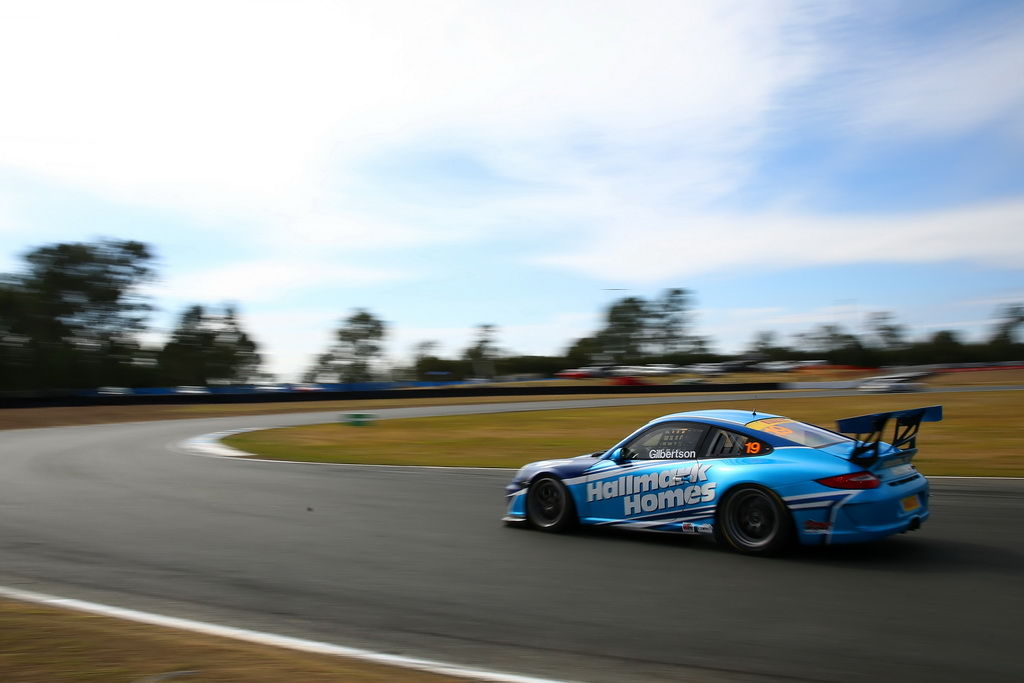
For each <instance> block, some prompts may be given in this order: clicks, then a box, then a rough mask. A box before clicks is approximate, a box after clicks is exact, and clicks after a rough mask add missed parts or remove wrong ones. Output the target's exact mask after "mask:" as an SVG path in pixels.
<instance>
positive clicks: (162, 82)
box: [0, 0, 1024, 380]
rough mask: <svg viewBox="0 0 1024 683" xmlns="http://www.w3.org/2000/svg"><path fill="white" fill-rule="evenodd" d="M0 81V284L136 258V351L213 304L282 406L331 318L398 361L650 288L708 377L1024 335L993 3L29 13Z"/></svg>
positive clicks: (23, 7)
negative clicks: (852, 347)
mask: <svg viewBox="0 0 1024 683" xmlns="http://www.w3.org/2000/svg"><path fill="white" fill-rule="evenodd" d="M0 64H3V65H4V66H3V67H0V92H3V93H4V94H5V102H6V104H5V106H4V107H3V108H2V109H0V271H11V270H13V269H15V268H16V267H17V264H18V256H19V254H21V253H24V252H25V251H26V250H28V249H30V248H32V247H33V246H37V245H40V244H45V243H49V242H54V241H80V240H91V239H96V238H98V237H102V236H107V237H116V238H131V239H137V240H142V241H145V242H148V243H150V244H152V245H153V246H154V247H155V250H156V252H157V254H158V255H159V260H160V262H159V270H160V273H161V279H160V281H158V282H157V283H155V284H154V285H153V287H152V288H151V294H152V296H153V297H154V299H155V303H156V304H157V305H158V307H159V310H158V311H157V313H156V314H155V315H154V317H153V319H152V323H153V328H154V331H153V333H152V334H151V335H150V339H151V340H152V341H154V342H158V341H159V340H160V339H161V335H162V333H163V331H165V330H166V329H167V328H168V327H169V326H170V325H171V324H172V323H173V320H174V318H175V317H176V316H177V315H178V313H179V312H180V311H181V309H182V308H183V307H184V306H186V305H188V304H190V303H207V304H219V303H222V302H235V303H237V304H238V306H239V307H240V309H241V312H242V316H243V320H244V322H245V324H246V325H247V327H248V328H249V329H250V331H251V332H252V334H253V335H254V337H255V338H256V339H257V341H259V342H261V344H262V351H263V353H264V355H265V356H266V358H267V361H268V367H269V369H270V370H272V371H273V372H275V373H277V374H278V375H279V376H280V378H281V379H285V380H288V379H294V378H295V377H296V376H297V375H298V374H299V373H300V372H301V371H302V369H303V368H304V367H305V366H306V365H307V364H308V363H309V360H310V358H311V357H312V355H313V354H315V353H317V352H319V351H320V350H322V349H323V348H324V347H325V345H326V344H327V343H328V341H329V338H330V333H331V330H332V328H333V327H334V326H335V325H336V324H337V321H338V320H340V319H341V318H343V317H344V316H346V315H348V314H349V313H350V312H351V310H352V309H353V308H356V307H362V308H367V309H369V310H371V311H373V312H374V313H376V314H377V315H379V316H381V317H382V318H384V319H385V320H387V321H388V322H389V323H390V325H391V329H390V336H389V348H388V353H389V357H390V358H391V359H392V360H395V361H399V360H402V359H404V358H405V357H407V356H408V354H409V351H410V349H411V347H412V345H413V344H415V343H416V342H420V341H426V340H436V341H438V342H440V343H441V347H442V350H443V351H444V352H446V353H450V354H456V353H458V352H459V351H461V349H463V348H464V347H465V346H466V345H467V344H468V343H469V342H470V340H471V338H472V336H473V333H474V328H475V326H476V325H478V324H481V323H492V324H495V325H497V326H498V328H499V334H498V341H499V343H500V344H501V346H502V347H503V348H504V349H506V350H508V351H510V352H519V353H540V354H550V353H559V352H561V351H562V350H564V348H565V347H566V345H567V344H568V343H570V342H571V341H572V340H573V339H575V338H577V337H580V336H583V335H585V334H588V333H590V332H592V331H594V330H595V329H596V328H597V327H598V326H599V325H600V316H601V312H602V309H603V308H604V307H606V306H607V305H608V303H610V302H611V301H612V300H613V299H614V298H616V297H619V296H624V295H635V296H644V297H649V296H654V295H656V294H657V293H658V292H659V291H660V290H662V289H664V288H666V287H685V288H687V289H690V290H692V291H693V292H694V294H695V297H696V305H697V311H696V330H695V331H696V332H697V333H700V334H703V335H706V336H708V337H710V338H711V339H712V340H713V341H714V342H715V346H716V348H718V349H719V350H722V351H729V352H731V351H737V350H740V349H742V348H743V347H744V346H745V345H746V344H747V343H748V342H749V340H750V339H751V338H752V336H753V334H754V333H755V332H756V331H759V330H764V329H772V330H775V331H777V332H780V333H781V334H783V335H789V334H793V333H798V332H802V331H806V330H807V329H809V328H811V327H812V326H814V325H817V324H820V323H839V324H842V325H845V326H847V327H848V328H849V329H851V330H853V331H855V332H859V331H863V329H864V320H865V318H866V316H867V314H868V313H871V312H874V311H891V312H892V313H894V314H895V315H896V316H897V318H898V319H899V320H900V321H901V322H903V323H904V324H905V325H907V326H908V327H909V328H910V331H911V333H912V334H914V335H917V336H921V335H926V334H929V333H931V332H933V331H935V330H936V329H942V328H953V329H959V330H961V331H962V332H963V334H964V336H965V337H966V338H969V339H974V338H979V336H981V335H984V334H985V333H986V331H987V330H988V329H989V328H990V326H991V324H992V322H993V321H992V316H993V313H994V311H995V310H996V308H997V307H998V306H1000V305H1001V304H1004V303H1013V302H1020V301H1024V267H1022V264H1024V153H1022V152H1024V79H1022V78H1021V74H1022V73H1024V6H1022V5H1021V4H1020V3H1019V2H976V1H975V2H953V1H947V0H933V1H930V2H923V1H922V2H917V3H891V2H881V1H878V2H849V3H843V2H832V3H812V2H787V1H785V0H776V1H768V2H759V3H746V2H735V3H732V2H686V3H683V2H656V1H653V0H651V1H645V2H642V3H635V2H601V1H597V0H593V1H579V2H573V1H563V2H540V1H530V0H527V1H523V2H515V3H511V2H479V1H478V2H456V1H446V2H411V1H409V2H387V1H383V2H374V3H365V2H315V1H308V2H287V3H286V2H271V1H267V2H216V3H208V2H188V1H181V2H175V3H168V4H157V3H137V2H103V1H99V2H93V3H85V4H83V3H75V2H47V1H45V0H44V1H41V2H34V3H14V4H10V3H9V4H7V5H5V6H4V7H3V8H2V9H0ZM615 289H621V290H625V291H613V290H615Z"/></svg>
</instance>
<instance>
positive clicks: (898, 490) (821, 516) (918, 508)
mask: <svg viewBox="0 0 1024 683" xmlns="http://www.w3.org/2000/svg"><path fill="white" fill-rule="evenodd" d="M786 503H787V505H789V507H790V512H791V514H792V515H793V522H794V524H795V526H796V530H797V536H798V538H799V540H800V543H802V544H803V545H828V544H833V543H861V542H864V541H876V540H879V539H882V538H885V537H887V536H892V535H893V534H899V533H903V532H906V531H914V530H916V529H919V528H920V527H921V525H922V524H924V523H925V522H926V521H927V520H928V517H929V516H930V515H931V512H930V510H929V508H928V480H927V479H925V478H924V477H923V476H921V477H918V478H917V479H916V480H914V481H910V482H907V483H905V484H900V485H897V486H890V485H888V484H883V485H882V486H880V487H879V488H877V489H869V490H864V491H836V490H835V489H832V490H830V491H829V492H828V493H824V492H823V493H822V494H821V495H820V496H818V497H810V496H803V497H791V498H787V499H786Z"/></svg>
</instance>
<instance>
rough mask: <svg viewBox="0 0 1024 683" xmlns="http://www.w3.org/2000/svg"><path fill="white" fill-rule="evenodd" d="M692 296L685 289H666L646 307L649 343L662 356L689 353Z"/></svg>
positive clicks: (690, 344)
mask: <svg viewBox="0 0 1024 683" xmlns="http://www.w3.org/2000/svg"><path fill="white" fill-rule="evenodd" d="M692 305H693V296H692V295H691V294H690V292H688V291H687V290H685V289H679V288H673V289H666V290H665V291H664V292H662V294H661V296H660V297H659V298H657V299H655V300H654V301H653V302H651V304H649V305H648V326H649V328H650V335H649V336H650V342H651V343H652V345H653V347H654V349H655V350H656V351H657V352H658V353H661V354H662V355H668V354H674V353H678V352H680V351H689V350H691V349H690V347H691V346H692V340H691V338H690V335H689V330H690V326H691V321H690V315H691V314H690V308H691V306H692Z"/></svg>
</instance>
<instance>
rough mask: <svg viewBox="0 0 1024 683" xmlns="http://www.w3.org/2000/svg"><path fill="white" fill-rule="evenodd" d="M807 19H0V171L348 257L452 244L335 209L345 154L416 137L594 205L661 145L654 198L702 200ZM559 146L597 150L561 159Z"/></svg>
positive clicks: (483, 7) (147, 12)
mask: <svg viewBox="0 0 1024 683" xmlns="http://www.w3.org/2000/svg"><path fill="white" fill-rule="evenodd" d="M741 9H742V11H740V10H741ZM807 22H808V19H807V17H805V16H804V13H803V12H802V11H801V10H800V9H799V8H798V6H797V5H795V4H794V3H790V2H782V1H780V2H771V3H764V4H759V5H756V6H750V5H747V4H744V3H735V4H733V3H701V4H697V3H685V4H684V3H674V2H661V3H654V2H651V3H646V4H645V5H644V6H643V7H642V8H641V9H639V10H638V8H637V7H636V6H633V5H630V4H628V3H617V2H606V3H590V2H588V3H580V4H574V3H560V4H556V5H552V4H550V3H546V2H521V3H515V5H514V6H512V5H500V4H499V5H493V4H491V5H488V4H480V3H475V2H460V1H449V2H432V3H418V2H380V3H371V4H366V3H360V2H327V1H324V2H304V3H283V2H282V3H273V2H270V3H253V2H218V3H205V2H179V3H175V4H174V5H160V6H156V5H151V4H145V3H143V4H140V3H135V2H95V3H89V4H88V5H83V4H81V3H76V2H39V3H21V4H17V5H8V6H5V8H4V10H3V16H0V60H2V61H3V62H4V63H6V64H9V65H20V68H10V69H6V70H4V71H3V72H2V73H0V90H2V91H3V92H4V93H5V100H6V101H7V102H8V103H14V104H13V105H10V104H9V105H8V106H7V107H5V108H3V110H2V111H0V134H2V136H3V142H4V144H3V156H2V158H0V164H2V165H3V166H7V167H10V168H16V169H20V170H22V171H25V172H30V173H33V174H38V175H40V176H42V177H45V178H50V179H52V180H54V181H56V182H60V183H69V184H72V185H76V186H79V187H84V188H86V189H88V190H90V191H92V192H96V193H98V194H100V195H102V196H105V197H108V198H113V199H115V200H117V201H127V202H132V203H150V204H156V205H162V206H173V207H175V208H177V209H179V210H181V209H184V210H189V211H192V212H194V213H195V214H196V215H198V216H200V217H203V218H207V219H209V218H211V217H213V218H218V217H225V216H227V217H236V218H241V219H245V220H246V221H247V228H246V229H245V230H246V231H247V232H249V233H250V234H251V233H253V232H254V231H259V230H262V231H263V232H264V233H265V234H267V235H271V236H272V235H274V234H276V233H279V232H280V231H281V230H283V229H284V230H289V229H292V228H294V230H296V231H299V232H300V233H303V234H306V235H311V236H313V237H322V236H325V235H326V236H331V235H335V234H336V235H344V238H342V237H340V236H339V237H336V238H335V239H345V240H348V241H350V243H352V244H354V245H355V246H359V245H361V244H362V243H363V242H362V240H367V241H368V242H369V244H370V246H374V245H376V244H378V243H379V242H380V241H381V240H383V241H389V240H390V241H391V242H401V243H419V242H422V241H424V240H426V241H436V240H437V239H443V238H445V237H447V238H448V239H454V238H458V237H462V236H464V235H465V234H466V233H465V231H461V232H460V231H454V232H451V233H448V234H447V235H445V234H442V235H441V236H440V237H439V235H438V229H437V226H436V225H434V226H429V227H427V228H424V227H422V226H417V225H416V224H415V223H413V224H411V225H406V226H394V225H392V226H390V229H385V230H381V229H379V228H381V227H382V226H381V225H379V224H376V225H373V226H371V227H373V228H375V229H372V230H368V229H366V226H365V225H364V223H365V222H366V220H367V219H366V218H365V217H361V216H359V215H358V214H356V215H353V213H352V211H351V209H348V208H346V206H345V205H346V203H351V202H353V200H358V198H357V197H352V196H349V195H346V192H347V191H348V190H350V189H351V188H352V187H354V186H356V185H357V184H358V183H357V181H358V172H357V171H355V170H354V166H353V163H354V162H355V161H357V160H359V159H361V158H363V157H364V156H365V155H366V154H368V153H371V152H372V151H373V150H377V149H379V148H381V147H394V146H396V145H398V146H400V145H401V144H403V143H404V142H406V141H410V140H415V139H417V138H421V137H424V136H426V137H432V138H437V137H444V136H452V135H455V136H458V137H460V138H462V139H465V140H469V141H472V144H473V146H474V148H475V149H476V151H478V152H479V153H481V154H484V155H489V156H490V158H491V160H492V161H494V162H495V163H496V164H498V165H500V166H502V167H503V170H504V171H505V172H508V173H510V174H511V175H513V176H516V177H522V178H529V179H538V178H539V179H543V180H552V181H555V182H558V183H565V184H567V185H568V186H574V185H578V184H583V185H585V186H587V188H588V190H589V191H590V192H591V193H592V194H594V195H597V194H598V193H600V191H601V189H602V187H601V183H600V182H595V176H596V177H604V178H605V181H604V182H608V183H613V184H618V185H623V184H624V185H626V186H629V185H634V186H637V187H644V186H647V185H649V183H650V182H651V180H652V179H653V177H655V176H654V174H652V173H650V172H644V173H642V174H641V176H640V177H637V175H636V169H637V167H640V166H644V165H645V164H646V163H647V161H648V158H647V157H648V156H649V153H648V152H647V151H644V149H643V148H644V147H645V146H646V145H650V144H661V143H662V142H663V141H665V140H667V139H680V138H681V139H683V140H685V145H684V147H685V154H684V155H681V156H685V157H687V158H688V159H689V162H688V163H684V164H676V165H675V168H674V171H673V172H674V178H675V179H674V180H673V181H672V182H671V185H672V187H675V188H676V189H678V188H680V187H686V186H688V185H689V186H692V187H693V188H694V189H696V190H698V191H699V192H700V193H701V194H706V193H717V192H721V191H723V190H724V189H727V188H729V187H732V186H733V184H734V183H735V182H736V175H737V173H739V172H741V169H742V168H744V167H745V161H744V159H743V158H742V157H743V156H744V147H745V145H747V144H749V143H750V142H751V141H756V139H758V137H759V135H760V132H759V131H758V123H759V122H760V120H761V119H762V118H763V117H764V116H765V114H766V112H768V111H769V110H770V109H771V108H772V106H773V104H774V102H775V99H776V98H777V97H778V95H779V93H780V92H781V91H783V90H785V89H786V88H788V87H789V86H791V85H792V84H793V83H794V82H796V81H799V80H800V79H801V78H803V77H804V76H805V75H806V74H807V73H808V72H809V71H810V70H811V69H812V68H813V62H814V49H813V42H812V41H809V40H804V41H802V42H801V43H800V45H802V46H803V47H801V48H800V49H792V46H790V49H788V50H784V49H783V46H784V45H785V44H786V41H787V39H789V38H790V37H791V33H792V32H793V31H797V32H798V33H799V31H800V30H801V29H802V27H804V25H805V24H806V23H807ZM576 141H580V142H583V143H586V144H596V146H597V147H598V148H600V147H601V146H603V145H607V146H609V147H610V148H612V149H614V153H612V154H609V153H607V152H606V153H603V154H602V153H600V152H598V153H596V156H595V157H594V158H592V159H590V160H589V161H580V160H579V158H578V156H579V155H578V154H577V153H575V152H571V151H570V149H569V148H572V147H573V146H574V145H575V142H576ZM631 155H635V156H636V158H634V159H631V158H630V157H631ZM676 156H680V155H676ZM738 157H739V158H738ZM665 177H667V176H665ZM356 203H358V202H356ZM212 223H213V224H215V221H213V222H212ZM385 227H387V226H385Z"/></svg>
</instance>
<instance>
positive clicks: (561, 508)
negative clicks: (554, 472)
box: [526, 477, 577, 531]
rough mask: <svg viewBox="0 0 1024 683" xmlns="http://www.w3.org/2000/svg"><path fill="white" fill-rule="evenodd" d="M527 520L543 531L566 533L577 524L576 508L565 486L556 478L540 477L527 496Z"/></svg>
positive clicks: (531, 486)
mask: <svg viewBox="0 0 1024 683" xmlns="http://www.w3.org/2000/svg"><path fill="white" fill-rule="evenodd" d="M526 519H527V520H528V521H529V522H530V525H531V526H533V527H534V528H536V529H541V530H543V531H565V530H567V529H569V528H571V527H572V526H574V525H575V524H576V522H577V519H576V506H575V505H574V504H573V501H572V496H570V495H569V491H568V489H566V488H565V484H563V483H562V482H560V481H559V480H558V479H555V478H554V477H540V478H539V479H536V480H535V481H534V482H533V483H531V484H530V490H529V492H528V493H527V494H526Z"/></svg>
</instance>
